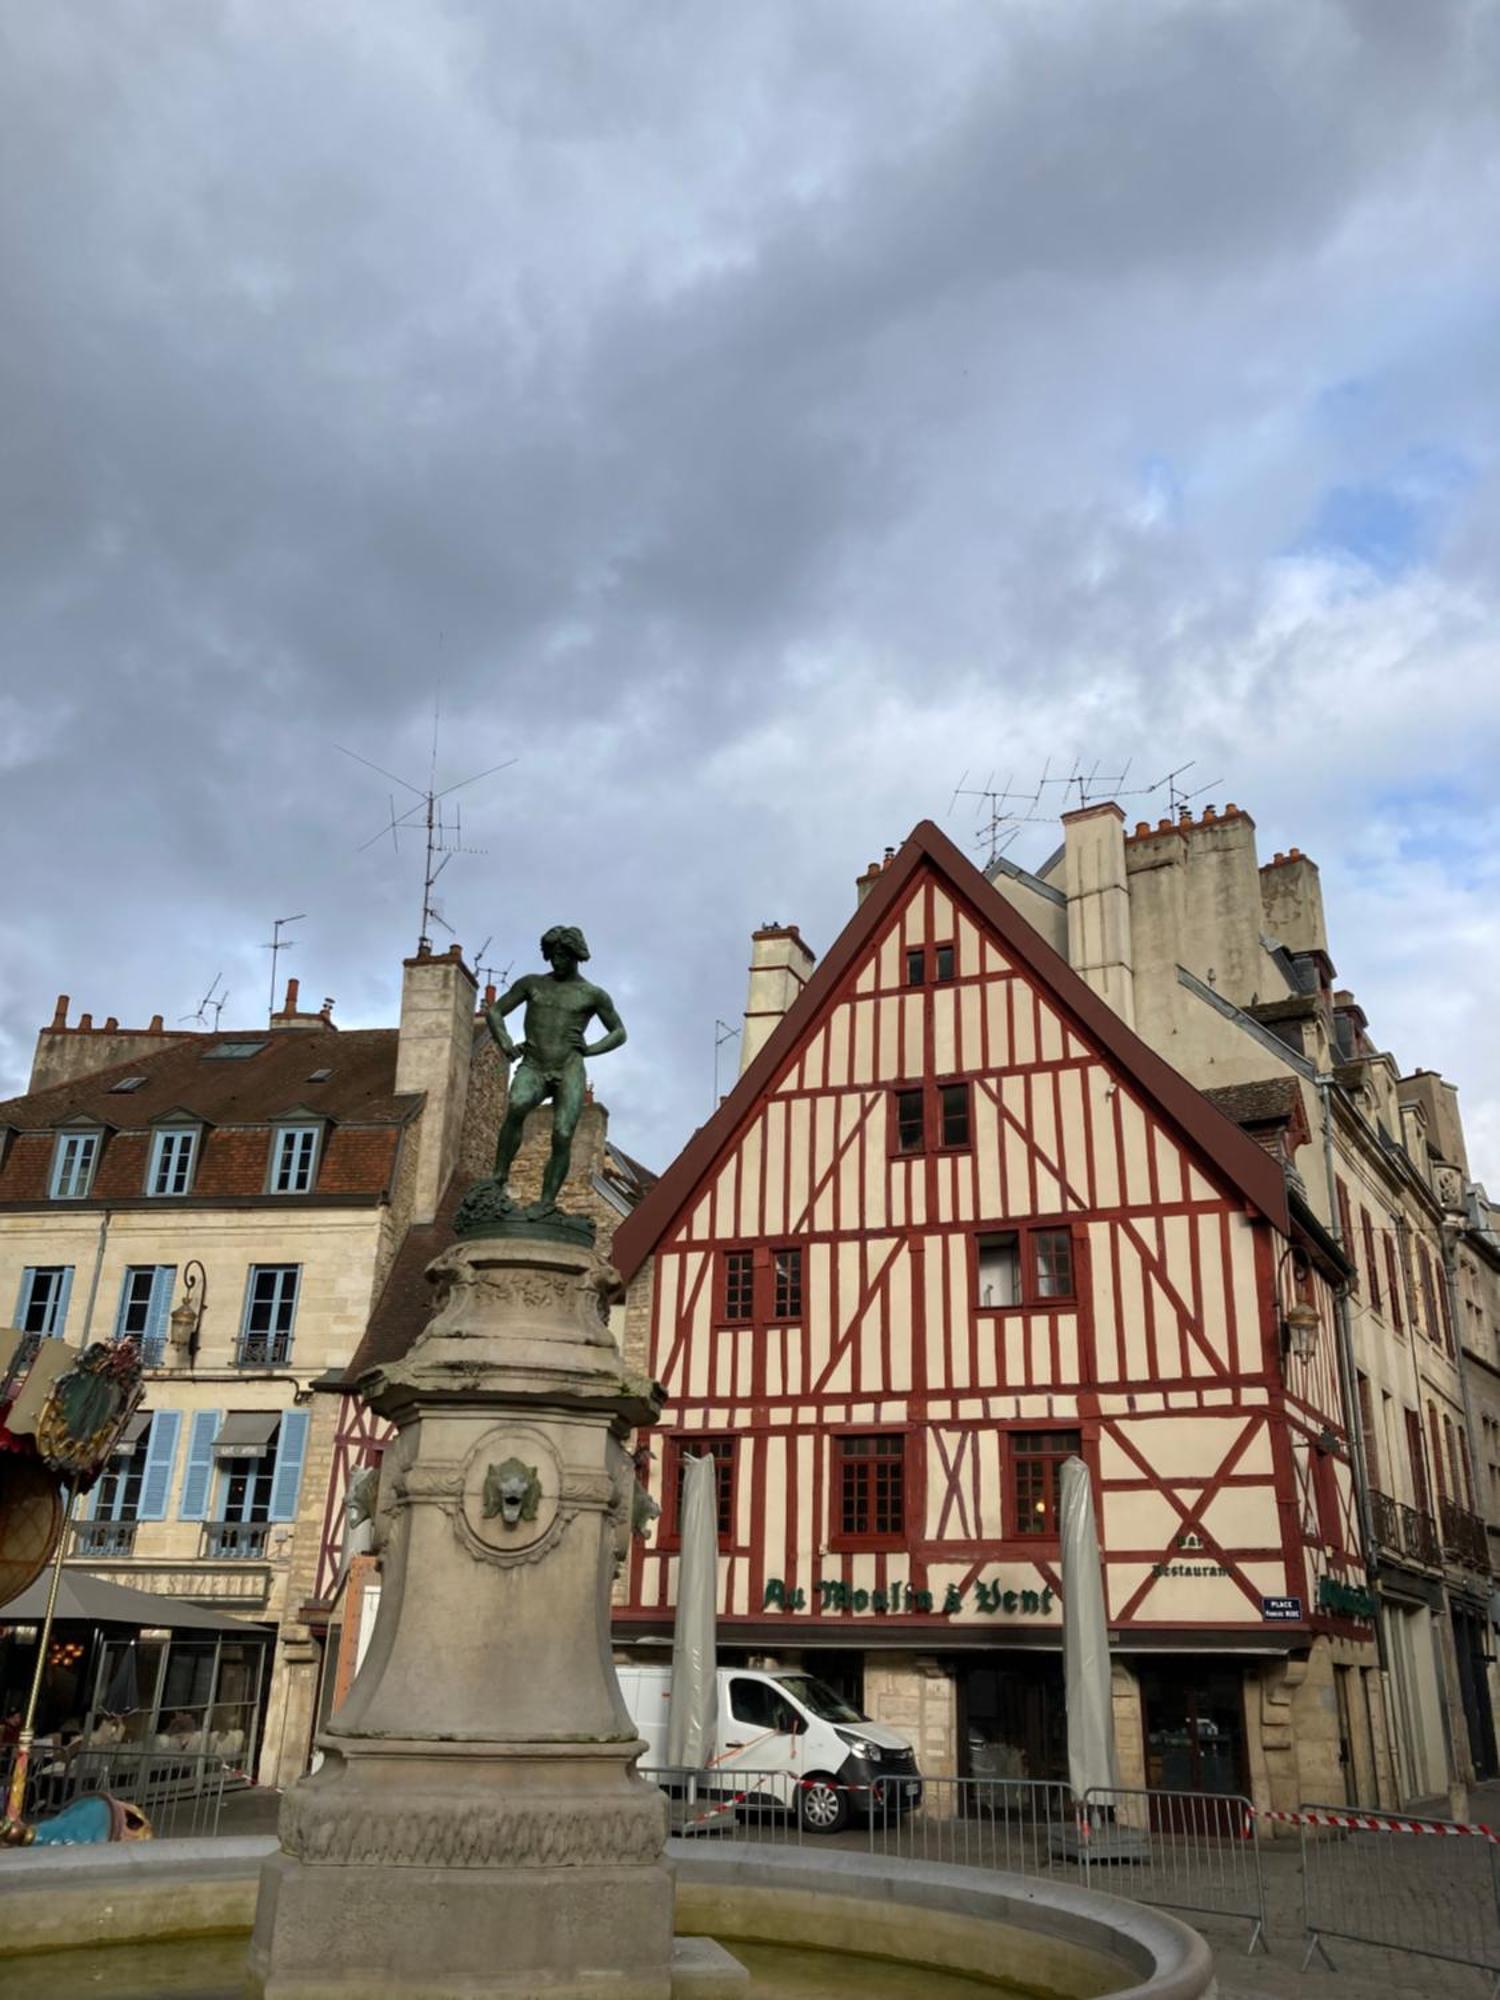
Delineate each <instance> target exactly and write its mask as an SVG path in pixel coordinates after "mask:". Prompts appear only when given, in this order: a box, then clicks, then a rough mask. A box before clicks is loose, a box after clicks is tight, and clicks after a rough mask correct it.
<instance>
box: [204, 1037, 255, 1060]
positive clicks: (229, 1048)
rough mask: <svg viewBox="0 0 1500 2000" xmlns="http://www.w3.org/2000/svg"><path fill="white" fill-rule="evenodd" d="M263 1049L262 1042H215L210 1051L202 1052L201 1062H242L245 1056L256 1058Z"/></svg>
mask: <svg viewBox="0 0 1500 2000" xmlns="http://www.w3.org/2000/svg"><path fill="white" fill-rule="evenodd" d="M264 1047H265V1043H264V1042H215V1043H214V1045H213V1047H212V1048H211V1049H205V1050H204V1051H203V1060H204V1061H205V1062H211V1061H221V1062H243V1061H244V1060H245V1058H246V1057H247V1056H258V1055H259V1054H260V1052H261V1050H262V1049H263V1048H264Z"/></svg>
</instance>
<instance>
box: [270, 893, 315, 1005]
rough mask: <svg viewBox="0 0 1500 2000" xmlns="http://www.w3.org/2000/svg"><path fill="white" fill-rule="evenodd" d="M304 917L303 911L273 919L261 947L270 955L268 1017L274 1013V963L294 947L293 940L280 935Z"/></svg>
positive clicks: (294, 940) (304, 912) (294, 941)
mask: <svg viewBox="0 0 1500 2000" xmlns="http://www.w3.org/2000/svg"><path fill="white" fill-rule="evenodd" d="M306 916H307V912H306V911H305V910H299V911H298V913H297V915H296V916H295V917H276V918H273V919H272V923H271V935H270V938H269V940H268V941H267V942H266V943H265V944H263V945H262V946H261V950H262V951H268V952H269V953H270V954H271V1005H270V1007H269V1009H268V1010H267V1012H268V1015H271V1014H274V1013H275V1012H276V961H277V959H278V958H280V956H281V954H282V953H283V952H284V951H291V950H292V949H293V948H294V947H295V945H296V939H295V938H288V939H285V940H283V938H282V935H281V933H282V931H283V930H284V929H285V928H286V926H287V925H288V924H300V923H302V922H303V921H304V920H305V918H306Z"/></svg>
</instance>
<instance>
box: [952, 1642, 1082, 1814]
mask: <svg viewBox="0 0 1500 2000" xmlns="http://www.w3.org/2000/svg"><path fill="white" fill-rule="evenodd" d="M956 1679H957V1683H958V1741H959V1770H960V1773H961V1775H962V1776H964V1777H966V1778H1012V1779H1032V1780H1038V1779H1041V1780H1047V1781H1049V1782H1053V1783H1057V1782H1062V1781H1065V1780H1066V1778H1067V1775H1068V1711H1067V1703H1066V1700H1065V1698H1064V1695H1063V1671H1062V1659H1061V1657H1060V1656H1059V1655H1058V1654H1056V1653H986V1654H983V1655H981V1656H980V1657H979V1658H978V1659H973V1660H970V1659H965V1660H964V1661H962V1662H961V1663H960V1665H959V1666H958V1667H957V1669H956Z"/></svg>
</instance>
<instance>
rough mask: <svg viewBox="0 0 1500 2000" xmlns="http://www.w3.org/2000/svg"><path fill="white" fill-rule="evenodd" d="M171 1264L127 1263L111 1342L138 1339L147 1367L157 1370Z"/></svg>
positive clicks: (168, 1302)
mask: <svg viewBox="0 0 1500 2000" xmlns="http://www.w3.org/2000/svg"><path fill="white" fill-rule="evenodd" d="M176 1277H177V1266H176V1265H175V1264H131V1265H129V1266H128V1267H127V1269H126V1272H125V1277H124V1280H123V1282H122V1283H121V1286H120V1303H119V1306H118V1307H117V1308H116V1311H115V1339H116V1340H138V1341H139V1342H140V1344H141V1359H142V1361H143V1362H144V1364H145V1365H146V1367H148V1368H160V1366H161V1365H162V1362H163V1361H164V1360H165V1359H166V1352H167V1315H168V1313H170V1312H171V1310H172V1286H173V1283H174V1281H175V1280H176Z"/></svg>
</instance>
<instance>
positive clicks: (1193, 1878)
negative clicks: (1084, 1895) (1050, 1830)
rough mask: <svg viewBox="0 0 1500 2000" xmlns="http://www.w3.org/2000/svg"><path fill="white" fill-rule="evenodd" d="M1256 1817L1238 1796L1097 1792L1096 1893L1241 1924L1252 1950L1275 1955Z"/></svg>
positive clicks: (1088, 1813) (1090, 1848)
mask: <svg viewBox="0 0 1500 2000" xmlns="http://www.w3.org/2000/svg"><path fill="white" fill-rule="evenodd" d="M1255 1819H1256V1813H1255V1808H1254V1806H1252V1805H1251V1803H1250V1801H1249V1799H1247V1798H1245V1797H1243V1796H1242V1795H1240V1794H1238V1793H1231V1792H1168V1791H1148V1790H1145V1789H1143V1788H1137V1787H1133V1786H1129V1785H1124V1786H1113V1787H1107V1788H1106V1787H1102V1786H1095V1787H1094V1788H1093V1789H1092V1790H1090V1791H1089V1792H1087V1793H1086V1794H1085V1795H1084V1801H1083V1811H1082V1814H1081V1815H1080V1825H1079V1831H1080V1834H1081V1836H1082V1844H1083V1849H1084V1854H1085V1857H1086V1859H1085V1870H1086V1873H1087V1875H1088V1878H1089V1880H1090V1883H1091V1886H1092V1887H1094V1888H1096V1889H1112V1890H1115V1891H1116V1892H1117V1893H1118V1894H1119V1895H1122V1896H1129V1897H1131V1898H1132V1899H1133V1900H1134V1901H1136V1902H1138V1903H1154V1904H1156V1905H1158V1906H1159V1907H1160V1908H1161V1909H1164V1910H1185V1911H1192V1912H1194V1913H1195V1914H1197V1915H1199V1916H1209V1917H1229V1918H1238V1919H1241V1920H1243V1921H1244V1922H1245V1923H1247V1924H1249V1926H1250V1941H1249V1943H1248V1944H1247V1945H1246V1947H1245V1950H1246V1952H1247V1953H1253V1952H1254V1950H1255V1948H1256V1946H1257V1945H1259V1946H1260V1948H1261V1949H1262V1950H1263V1951H1267V1952H1269V1950H1270V1946H1269V1944H1268V1943H1267V1942H1266V1883H1265V1873H1264V1870H1263V1869H1262V1867H1261V1853H1260V1842H1259V1840H1258V1839H1257V1838H1256V1834H1255ZM1116 1871H1118V1873H1116Z"/></svg>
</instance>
